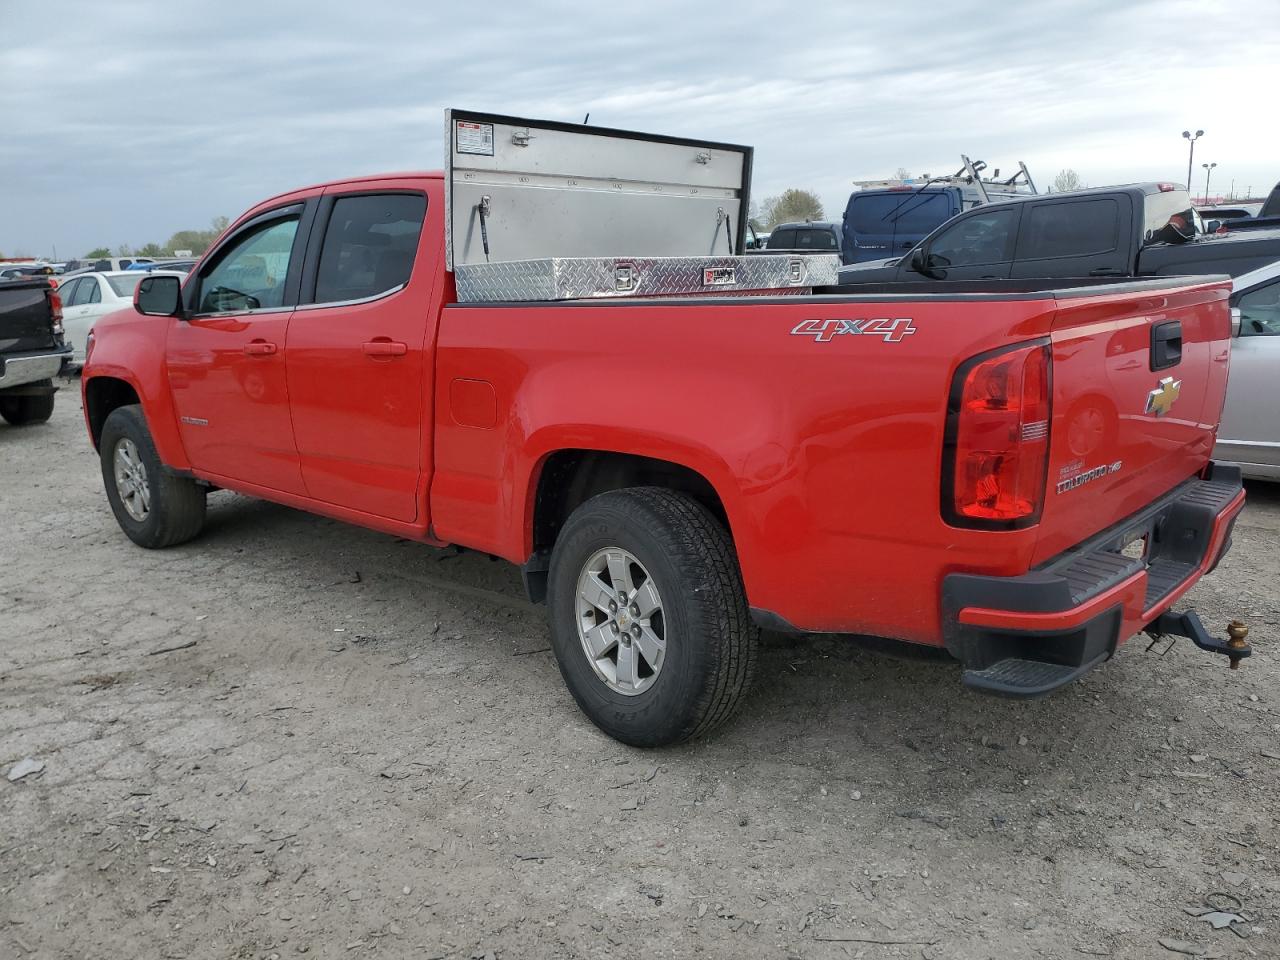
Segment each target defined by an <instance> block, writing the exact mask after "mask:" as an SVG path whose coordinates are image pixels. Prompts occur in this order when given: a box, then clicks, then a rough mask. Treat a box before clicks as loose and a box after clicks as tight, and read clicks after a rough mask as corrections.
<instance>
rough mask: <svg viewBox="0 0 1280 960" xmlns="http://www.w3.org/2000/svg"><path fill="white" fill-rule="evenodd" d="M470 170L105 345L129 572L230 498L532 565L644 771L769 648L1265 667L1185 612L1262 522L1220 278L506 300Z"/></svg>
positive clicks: (170, 298) (265, 214)
mask: <svg viewBox="0 0 1280 960" xmlns="http://www.w3.org/2000/svg"><path fill="white" fill-rule="evenodd" d="M476 116H481V115H476ZM491 119H496V120H498V121H501V120H502V119H504V118H491ZM455 122H464V121H459V120H457V119H456V118H455ZM465 122H476V121H474V120H467V121H465ZM508 129H514V130H515V133H514V134H512V136H511V141H512V143H517V146H519V144H518V140H519V139H520V137H521V135H522V134H521V130H522V128H520V127H519V126H518V125H514V124H507V125H506V126H504V125H503V124H501V123H498V125H497V136H498V137H499V139H500V140H501V141H502V142H504V143H505V138H506V136H507V133H506V131H507V130H508ZM547 129H549V130H551V131H552V132H553V133H554V132H555V131H556V130H559V129H560V125H548V127H547V128H546V129H544V128H542V127H539V128H537V130H538V133H539V134H544V133H546V130H547ZM565 129H566V130H567V129H568V127H567V126H566V127H565ZM587 129H589V130H591V131H592V134H593V135H594V134H597V133H598V131H596V130H595V128H587ZM606 133H608V132H606ZM465 136H466V139H465V140H463V139H462V137H463V134H462V133H459V134H458V138H459V139H458V142H459V143H463V144H464V145H465V146H469V147H470V148H472V149H476V150H483V149H484V148H485V146H486V141H485V140H484V138H483V135H482V134H475V133H473V132H471V131H467V132H466V135H465ZM492 140H493V135H490V139H489V141H488V145H489V146H490V148H491V149H492ZM534 142H535V143H536V142H537V141H536V140H535V141H534ZM664 143H666V144H668V145H670V144H676V145H683V141H664ZM525 146H527V142H526V144H525ZM499 153H501V151H499ZM462 156H463V155H460V154H454V155H452V156H451V161H452V169H451V171H450V172H449V173H448V174H444V175H442V174H439V173H435V174H432V173H424V174H404V175H394V176H384V177H367V178H361V179H355V180H345V181H340V182H336V183H330V184H325V185H321V186H316V187H310V188H307V189H303V190H298V191H296V192H293V193H289V194H285V195H282V196H278V197H274V198H272V199H270V200H267V201H265V202H263V203H261V204H259V205H258V206H256V207H254V208H253V209H252V210H250V211H249V212H248V213H246V214H245V215H244V216H242V217H241V218H240V219H239V220H237V221H236V222H235V224H233V225H232V226H231V227H230V228H229V229H228V230H227V232H226V233H225V234H224V235H223V237H222V238H221V239H220V240H219V241H218V242H217V243H216V244H215V245H214V246H213V247H212V248H211V250H210V251H209V252H208V253H207V254H206V255H205V257H204V259H203V260H202V262H201V263H200V265H199V267H198V268H197V269H195V270H193V271H192V273H191V274H190V276H189V278H188V279H187V281H186V283H185V285H184V286H183V287H182V288H181V289H179V287H178V283H179V281H178V278H175V277H150V278H148V279H147V280H144V281H143V282H142V284H141V285H140V286H139V291H138V294H137V296H136V310H135V311H126V312H123V313H117V314H115V315H112V316H110V317H108V318H106V319H104V320H102V321H99V323H98V324H97V326H96V327H95V329H94V331H93V334H92V340H91V345H90V352H89V356H88V361H87V363H86V365H85V368H84V374H83V381H82V382H83V388H82V389H83V398H84V410H85V417H86V422H87V425H88V430H89V434H90V436H91V438H92V441H93V444H94V446H95V447H96V449H97V450H98V451H99V454H100V457H101V463H102V474H103V479H104V483H105V486H106V492H107V496H108V498H109V500H110V503H111V506H112V509H113V511H114V513H115V516H116V518H117V519H118V521H119V523H120V525H121V527H122V528H123V529H124V532H125V533H126V534H127V535H128V536H129V537H130V538H131V539H132V540H134V541H135V542H136V543H138V544H140V545H142V546H144V547H166V546H171V545H174V544H177V543H182V542H184V541H187V540H190V539H191V538H193V537H195V536H196V535H197V534H198V533H199V531H200V528H201V525H202V522H203V520H204V515H205V496H206V493H207V492H208V491H209V490H210V489H211V488H214V487H218V488H227V489H232V490H236V491H239V492H241V493H245V494H249V495H253V496H258V497H262V498H265V499H269V500H273V501H276V502H279V503H283V504H288V505H290V506H294V507H297V508H300V509H304V510H310V511H313V512H315V513H319V514H324V515H326V516H330V517H335V518H338V519H341V520H345V521H349V522H351V523H355V524H359V525H362V526H366V527H370V528H373V529H376V530H381V531H384V532H386V533H390V534H395V535H397V536H401V537H407V538H411V539H414V540H418V541H421V542H423V543H428V544H433V545H443V544H457V545H461V546H464V547H468V548H471V549H474V550H479V551H485V552H488V553H490V554H494V555H497V556H500V557H504V558H506V559H507V560H510V561H511V562H513V563H516V564H519V565H521V567H522V570H523V573H524V578H525V583H526V585H527V588H528V592H529V595H530V597H531V598H532V599H533V600H535V601H544V600H545V602H546V603H547V604H548V606H549V610H550V621H551V633H552V641H553V645H554V650H555V654H556V657H557V660H558V662H559V665H560V669H561V672H562V674H563V676H564V679H565V681H566V683H567V685H568V687H569V689H570V690H571V692H572V693H573V695H574V697H575V698H576V700H577V701H578V703H579V705H580V706H581V707H582V709H583V710H584V711H585V712H586V714H587V715H588V716H589V717H590V718H591V719H592V720H593V721H594V722H595V723H596V724H597V725H599V726H600V727H601V728H602V729H604V730H605V731H606V732H608V733H609V734H611V735H613V736H614V737H617V738H618V739H620V740H623V741H625V742H628V743H632V744H637V745H649V746H652V745H659V744H665V743H671V742H675V741H679V740H682V739H685V738H688V737H691V736H695V735H697V734H699V733H701V732H703V731H706V730H708V729H710V728H711V727H712V726H713V725H715V724H717V723H719V722H721V721H723V720H724V719H725V718H726V717H727V716H728V715H729V714H730V713H731V712H732V711H733V709H734V708H735V706H736V705H737V704H738V703H739V702H740V700H741V699H742V696H743V693H744V691H745V690H746V688H747V686H748V684H749V682H750V680H751V677H752V673H753V669H754V661H755V650H756V639H757V633H758V630H759V629H760V628H767V629H771V630H778V631H791V632H830V633H836V634H855V635H864V636H872V637H878V638H888V639H891V640H896V641H903V642H906V643H910V644H924V645H928V646H932V647H941V648H945V649H946V650H947V651H949V652H950V653H951V654H952V655H953V656H954V657H955V658H956V659H957V660H959V661H960V662H961V664H962V665H963V667H964V672H963V679H964V682H965V683H966V684H968V685H969V686H971V687H974V688H977V689H980V690H984V691H988V692H993V693H1000V694H1004V695H1011V696H1036V695H1040V694H1044V693H1047V692H1049V691H1051V690H1053V689H1056V688H1057V687H1060V686H1062V685H1063V684H1066V683H1068V682H1070V681H1071V680H1073V679H1075V678H1076V677H1079V676H1080V675H1081V674H1083V673H1084V672H1086V671H1087V670H1089V669H1091V668H1092V667H1094V666H1096V665H1097V664H1099V663H1101V662H1102V661H1104V660H1106V659H1107V658H1109V657H1110V656H1111V655H1112V654H1113V653H1114V652H1115V650H1116V648H1117V645H1118V644H1120V643H1121V642H1123V641H1124V640H1125V639H1126V638H1128V637H1130V636H1132V635H1133V634H1135V633H1137V632H1139V631H1142V630H1144V629H1146V630H1149V631H1153V632H1160V633H1169V634H1182V635H1186V636H1190V637H1191V638H1192V639H1193V640H1194V641H1195V642H1196V643H1197V644H1198V645H1200V646H1202V647H1204V648H1205V649H1209V650H1214V651H1216V652H1219V653H1223V654H1225V655H1227V656H1229V657H1230V658H1231V660H1232V663H1233V665H1234V663H1235V662H1236V661H1237V660H1238V659H1239V658H1240V657H1243V656H1246V655H1247V654H1248V653H1249V649H1248V647H1247V645H1245V644H1244V643H1243V640H1242V639H1241V638H1239V637H1235V638H1233V639H1232V640H1230V641H1227V640H1217V639H1214V638H1211V637H1209V635H1208V634H1207V633H1206V631H1205V630H1204V628H1203V627H1202V626H1201V625H1200V623H1199V621H1198V620H1197V619H1196V618H1195V615H1194V613H1191V612H1187V613H1177V614H1175V613H1173V612H1171V607H1172V606H1173V604H1174V603H1175V602H1176V601H1177V600H1178V599H1179V598H1180V597H1181V596H1182V595H1183V594H1184V593H1185V592H1186V591H1187V590H1188V589H1189V588H1190V587H1191V586H1192V584H1194V583H1195V582H1196V581H1197V580H1198V579H1199V578H1200V576H1201V575H1202V574H1204V573H1205V572H1207V571H1209V570H1211V569H1212V568H1213V567H1214V566H1215V565H1216V564H1217V562H1218V561H1219V559H1220V558H1221V557H1222V555H1223V554H1224V553H1225V552H1226V550H1227V548H1228V546H1229V542H1230V534H1231V527H1232V524H1233V522H1234V519H1235V517H1236V515H1237V514H1238V513H1239V511H1240V509H1241V508H1242V506H1243V503H1244V494H1243V492H1242V487H1241V481H1240V475H1239V472H1238V470H1236V469H1232V468H1229V467H1225V466H1222V465H1219V464H1216V463H1214V462H1212V461H1211V460H1210V451H1211V450H1212V448H1213V443H1214V433H1215V430H1216V426H1217V423H1218V418H1219V414H1220V411H1221V408H1222V403H1223V396H1224V390H1225V386H1226V381H1227V369H1228V360H1229V343H1230V330H1229V325H1230V320H1229V316H1228V310H1227V303H1226V297H1227V295H1228V292H1229V284H1228V282H1226V281H1225V280H1218V279H1208V280H1206V279H1204V278H1197V279H1177V278H1162V279H1157V280H1143V281H1130V282H1123V283H1114V282H1105V281H1084V280H1082V281H1069V282H1064V281H1056V282H1053V283H1049V284H1042V285H1039V286H1038V285H1037V284H1036V283H1035V282H1034V281H1031V282H1028V281H1021V282H1017V281H1015V282H1006V281H1001V282H997V283H995V284H991V283H987V284H986V285H985V286H981V287H978V289H977V290H976V291H974V290H970V289H967V288H966V285H964V284H956V283H950V284H947V285H945V286H943V285H934V284H896V285H892V286H888V287H885V288H868V287H866V286H859V287H856V288H851V290H850V291H848V292H845V291H841V290H840V289H839V288H821V287H819V288H816V289H813V288H810V287H807V286H801V287H799V288H794V287H793V288H789V289H785V290H784V289H779V288H773V289H765V290H759V291H757V292H755V293H750V292H747V291H744V290H730V291H728V292H725V291H720V290H717V289H715V287H717V286H720V285H721V284H722V283H723V284H726V285H729V286H733V285H734V281H733V280H732V279H731V280H729V281H726V280H725V278H726V277H730V278H733V277H734V274H733V273H732V271H733V270H734V269H735V263H734V262H729V263H727V264H726V262H725V259H724V258H721V259H720V260H717V261H716V264H715V265H713V266H711V267H707V268H705V269H704V271H703V274H702V277H703V279H702V282H703V283H705V284H707V285H708V287H709V290H708V292H686V293H683V294H674V293H667V294H665V295H656V296H654V295H649V296H646V295H643V293H641V294H640V295H634V294H632V293H628V292H626V291H628V290H630V289H631V287H632V285H633V284H635V283H636V282H637V280H640V281H642V282H641V286H643V281H644V278H645V277H647V276H649V274H648V273H646V270H649V269H650V268H653V262H642V261H640V260H638V259H637V260H634V262H630V261H629V262H627V263H625V264H621V265H620V264H619V262H618V261H617V259H616V257H615V259H614V260H611V261H610V270H611V272H610V277H612V278H615V279H617V282H618V283H619V285H620V287H619V289H622V290H623V293H622V294H621V295H618V296H608V297H604V298H592V297H587V296H575V297H574V298H572V299H567V300H555V299H540V300H529V299H523V300H518V301H516V300H505V301H502V302H498V301H495V300H493V299H484V298H483V297H476V296H475V294H476V290H477V289H480V290H481V292H482V290H483V285H481V286H480V287H479V288H478V287H477V285H476V280H475V278H476V276H477V274H481V275H483V276H485V277H487V278H488V279H489V280H492V279H493V278H494V277H495V276H497V275H498V273H500V272H501V271H504V270H506V271H508V273H509V272H510V269H515V268H514V267H512V265H513V264H526V266H527V265H528V264H529V263H530V262H529V261H498V262H493V261H488V262H485V261H482V260H481V259H480V257H479V253H478V251H479V244H480V243H481V242H483V245H484V247H485V250H486V260H487V254H488V250H489V247H490V245H491V244H492V246H493V247H494V248H495V249H496V248H497V247H499V246H500V245H501V244H504V243H514V240H512V237H513V236H514V234H510V232H509V231H507V232H504V231H506V230H507V228H506V227H504V225H503V223H502V216H503V210H504V209H505V208H506V206H504V205H505V201H506V199H507V198H508V194H507V193H504V192H501V190H502V189H505V188H500V187H499V186H486V185H484V184H481V185H480V186H479V187H478V189H479V190H480V191H481V193H479V194H476V202H475V203H474V204H472V203H470V202H468V198H469V197H470V196H471V195H470V194H467V193H466V180H465V174H464V173H460V171H459V169H458V167H457V166H456V164H457V162H458V161H459V159H461V157H462ZM747 156H748V157H749V154H747ZM698 162H699V163H701V162H702V161H698ZM531 166H532V165H531ZM748 166H749V164H748ZM690 169H693V168H692V167H690ZM668 179H669V178H668ZM499 180H501V178H500V177H496V176H495V177H494V178H493V183H494V184H497V183H498V181H499ZM516 182H517V181H516V180H515V179H512V181H511V183H512V184H515V183H516ZM662 182H667V181H666V180H664V181H662ZM512 189H521V187H515V186H513V187H512ZM485 191H492V192H485ZM595 193H600V194H602V195H603V196H604V197H605V198H610V195H609V194H608V193H607V192H606V191H595V192H594V193H593V194H592V196H591V197H587V198H586V199H585V200H584V202H588V203H595V202H605V200H604V199H601V200H599V201H597V198H596V197H595V195H594V194H595ZM612 199H613V200H617V197H612ZM738 199H740V200H741V199H745V193H744V194H743V195H742V196H741V197H739V198H738ZM721 202H724V201H721ZM509 206H510V207H516V206H517V205H515V204H510V205H509ZM485 207H487V208H488V211H487V213H488V216H487V219H486V216H485V212H486V211H485V210H484V209H482V208H485ZM735 209H736V208H735ZM744 209H745V208H744ZM721 212H723V210H722V211H721ZM477 222H478V225H479V227H480V229H479V230H476V229H475V227H476V225H477ZM512 229H514V228H512ZM740 229H741V228H740V227H739V236H740ZM482 234H483V240H481V235H482ZM557 235H558V234H555V233H553V234H549V236H552V238H553V240H554V236H557ZM729 236H730V246H731V245H732V231H730V233H729ZM713 242H714V241H713ZM720 242H723V241H720ZM570 252H572V251H570ZM473 254H475V257H474V259H467V258H472V255H473ZM730 259H731V258H730ZM755 259H756V258H741V260H740V261H737V262H736V265H737V267H738V268H739V269H740V268H741V261H745V260H751V261H755ZM778 259H780V258H760V261H761V262H763V261H773V260H778ZM806 259H812V258H806ZM468 263H471V264H477V265H478V266H479V267H481V268H485V269H489V268H492V269H489V272H488V273H484V271H483V270H480V271H478V272H477V271H470V270H469V269H468V267H467V264H468ZM659 266H662V265H661V264H659ZM623 267H625V268H626V269H625V270H624V269H623ZM509 268H510V269H509ZM520 269H526V267H520ZM557 269H559V267H557ZM792 269H794V268H792ZM832 269H833V270H834V266H833V267H832ZM725 271H730V272H729V273H726V272H725ZM792 280H793V281H796V280H797V277H796V276H795V275H793V276H792ZM463 286H466V287H467V289H468V290H469V291H470V294H469V295H470V296H472V299H468V300H465V301H460V300H459V296H458V291H459V288H461V287H463Z"/></svg>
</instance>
